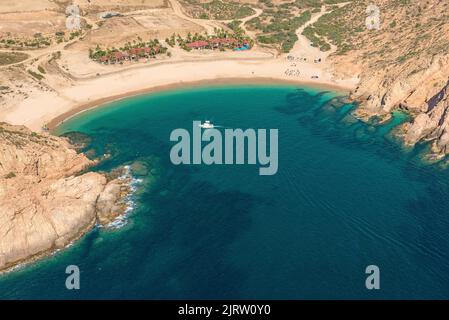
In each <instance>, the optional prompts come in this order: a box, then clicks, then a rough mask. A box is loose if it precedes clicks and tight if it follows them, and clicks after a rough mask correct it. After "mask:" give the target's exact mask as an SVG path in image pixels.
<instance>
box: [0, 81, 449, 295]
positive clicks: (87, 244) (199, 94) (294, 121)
mask: <svg viewBox="0 0 449 320" xmlns="http://www.w3.org/2000/svg"><path fill="white" fill-rule="evenodd" d="M339 95H340V94H339V93H338V92H332V91H324V90H323V89H314V88H307V87H295V86H291V85H289V86H284V85H272V86H267V85H254V86H251V85H244V86H216V87H215V86H211V87H203V88H188V89H182V90H175V91H167V92H158V93H152V94H149V95H145V96H139V97H133V98H129V99H125V100H122V101H118V102H114V103H112V104H109V105H108V106H105V107H101V108H97V109H95V110H91V111H88V112H85V113H83V114H81V115H79V116H76V117H74V118H72V119H71V120H69V121H66V122H65V123H64V124H63V125H62V126H61V127H60V128H58V130H57V133H58V134H67V133H71V134H69V135H71V136H72V138H73V137H76V138H77V139H81V140H82V141H84V142H86V143H87V145H86V147H85V149H84V151H85V152H87V154H88V155H89V156H91V157H99V156H102V155H104V154H108V155H109V158H107V159H106V160H104V161H103V162H102V163H101V164H99V165H98V166H97V167H95V168H93V170H96V171H104V172H109V171H111V170H113V169H114V168H118V167H121V166H124V165H128V166H130V167H131V172H132V175H133V178H134V185H135V187H136V190H135V192H134V194H133V196H132V199H131V200H132V201H133V203H134V204H133V205H134V209H133V210H132V212H131V213H130V214H129V216H128V218H127V223H126V225H124V226H122V227H121V228H118V229H105V228H95V229H94V230H93V231H91V232H89V233H88V234H87V235H85V236H84V237H83V238H82V239H81V240H79V241H78V242H76V243H75V244H74V245H72V246H70V247H69V248H67V249H65V250H62V251H60V252H58V253H56V254H55V255H54V256H51V257H48V258H45V259H43V260H41V261H39V262H37V263H33V264H30V265H27V266H24V267H22V268H20V269H18V270H16V271H14V272H10V273H8V274H5V275H2V276H0V298H1V299H17V298H18V299H24V298H31V299H35V298H38V299H51V298H60V299H78V298H86V299H108V298H119V299H132V298H143V299H218V298H224V299H312V298H318V299H334V298H335V299H343V298H360V299H386V298H392V299H415V298H423V299H428V298H437V299H442V298H445V299H448V298H449V250H448V249H449V172H448V171H447V170H445V169H444V168H442V166H440V165H430V164H426V163H424V162H423V161H422V154H423V150H424V149H425V148H426V145H419V146H417V147H416V148H415V149H413V150H406V149H404V148H403V147H402V146H401V144H400V143H398V142H397V141H396V139H395V138H394V136H393V135H392V131H391V130H392V129H393V128H394V127H395V126H397V125H398V124H400V123H401V122H403V121H405V120H406V118H407V117H406V116H405V115H404V114H401V113H395V114H394V118H393V120H392V121H390V122H388V123H386V124H384V125H382V126H379V125H376V124H365V123H362V122H360V121H358V120H357V119H356V118H354V117H353V116H352V115H351V111H353V108H354V107H355V106H354V105H352V104H345V103H342V101H341V100H340V99H339V98H338V97H339ZM193 120H202V121H204V120H211V121H212V122H214V123H215V124H217V125H223V126H225V127H230V128H243V129H246V128H265V129H270V128H272V129H279V170H278V172H277V174H276V175H274V176H260V175H259V174H258V168H259V167H258V166H255V165H214V166H206V165H181V166H175V165H173V164H172V163H171V162H170V158H169V154H170V148H171V147H172V146H173V144H174V143H173V142H170V140H169V136H170V133H171V131H172V130H174V129H176V128H186V129H188V130H189V131H191V130H192V121H193ZM74 132H75V133H76V134H74ZM67 265H77V266H79V268H80V270H81V283H80V284H81V289H80V290H71V291H70V290H67V289H66V287H65V279H66V277H67V275H66V274H65V268H66V266H67ZM368 265H377V266H378V267H379V268H380V290H367V289H366V287H365V279H366V277H367V276H368V275H367V274H365V268H366V267H367V266H368Z"/></svg>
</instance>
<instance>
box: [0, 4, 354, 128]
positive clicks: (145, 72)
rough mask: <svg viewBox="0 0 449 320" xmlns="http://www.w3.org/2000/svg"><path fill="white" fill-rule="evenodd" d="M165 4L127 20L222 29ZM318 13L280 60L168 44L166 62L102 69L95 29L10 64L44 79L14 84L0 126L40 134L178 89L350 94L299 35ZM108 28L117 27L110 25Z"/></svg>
mask: <svg viewBox="0 0 449 320" xmlns="http://www.w3.org/2000/svg"><path fill="white" fill-rule="evenodd" d="M170 4H171V9H151V10H147V11H142V12H141V11H136V12H134V13H132V14H133V16H134V17H135V19H137V20H136V21H140V23H149V21H152V20H148V19H147V18H148V17H153V18H154V17H159V16H164V17H165V16H166V17H167V19H170V20H171V21H176V24H177V25H179V27H180V28H181V27H182V28H184V27H189V28H199V30H201V29H202V30H206V31H209V32H213V29H214V28H215V27H219V26H220V25H222V24H220V23H221V22H219V21H212V20H203V19H193V18H190V17H188V16H186V15H185V14H184V12H183V11H182V10H181V8H180V6H179V3H178V2H177V1H170ZM261 13H262V10H259V9H258V10H256V11H255V14H254V15H253V16H250V17H247V18H246V20H249V19H251V18H253V17H257V16H258V15H260V14H261ZM142 14H144V16H142ZM323 14H325V9H324V7H323V8H322V10H321V12H318V13H315V14H314V15H313V16H312V19H311V20H310V21H309V22H308V23H306V24H305V25H304V26H302V27H301V28H299V29H298V30H297V35H298V39H299V40H298V41H297V43H296V44H295V45H294V47H293V49H292V50H291V51H290V53H288V54H279V52H277V51H276V50H272V49H270V48H266V47H261V46H259V45H257V44H256V45H255V46H254V47H253V48H252V49H251V50H249V51H240V52H236V51H227V52H217V51H214V50H193V51H192V52H186V51H184V50H182V49H181V48H179V47H177V46H175V47H173V48H170V49H169V50H170V57H167V56H164V57H158V58H157V59H151V60H147V61H145V62H137V63H136V62H126V63H124V64H120V65H119V64H115V65H103V64H100V63H98V62H95V61H92V60H91V59H89V57H88V54H87V52H88V49H90V48H92V46H94V44H95V43H104V42H105V41H106V43H108V41H109V40H111V39H112V40H114V39H115V38H111V39H110V36H109V35H108V34H107V33H104V31H102V30H101V29H98V28H97V29H95V28H94V29H93V30H92V31H91V32H89V33H88V34H87V35H86V36H85V37H81V38H80V39H78V40H77V39H74V40H71V41H69V42H68V43H61V44H59V45H56V46H54V47H50V48H44V49H39V50H35V51H33V52H30V57H29V58H27V60H25V61H24V62H23V63H17V64H15V65H14V68H16V71H14V72H16V76H17V77H19V76H23V75H24V74H25V75H26V72H25V69H23V68H22V66H25V68H27V69H28V70H27V71H28V72H29V70H30V69H31V70H33V69H34V70H36V71H37V69H38V68H39V67H42V66H43V67H44V69H47V71H48V72H47V73H46V74H45V75H44V77H45V79H44V80H43V81H36V80H34V81H32V80H33V79H30V78H29V77H28V80H27V81H23V82H22V83H21V84H20V90H18V91H19V92H18V93H14V94H8V95H5V96H4V97H3V101H2V100H0V121H4V122H8V123H11V124H16V125H25V126H27V127H29V128H30V129H31V130H34V131H42V130H43V127H44V126H47V127H49V128H50V129H52V128H54V127H55V126H57V124H58V123H60V122H61V121H63V120H64V119H67V118H68V117H70V116H73V115H74V114H76V113H79V112H81V111H83V110H86V109H90V108H93V107H96V106H100V105H104V104H105V103H107V102H110V101H114V100H117V99H122V98H125V97H128V96H132V95H139V94H144V93H147V92H152V91H155V90H170V89H172V88H178V87H180V86H198V85H211V84H231V83H233V84H239V83H242V84H248V83H254V84H258V83H263V84H269V83H279V82H284V83H290V84H298V85H309V86H320V87H325V88H331V89H335V90H343V91H345V92H347V91H350V90H353V89H354V88H355V87H356V85H357V83H358V82H359V78H358V77H353V78H344V79H343V77H344V76H336V75H335V74H339V73H336V72H335V71H334V70H333V66H332V63H331V62H329V61H328V57H329V55H331V54H332V52H333V50H332V51H329V52H326V53H324V52H322V51H320V50H319V48H316V47H312V46H311V43H310V41H309V40H308V39H307V38H306V37H304V36H303V35H302V31H303V30H304V28H305V27H307V26H308V25H309V24H312V23H314V22H315V21H317V19H318V18H319V17H321V16H322V15H323ZM145 17H147V18H145ZM153 18H152V19H153ZM123 19H124V21H130V20H129V19H131V18H130V17H129V14H127V15H126V16H125V17H124V18H123ZM145 19H147V20H145ZM246 20H245V21H246ZM161 23H162V22H158V24H157V27H158V28H160V29H161V30H163V29H164V28H165V27H164V26H163V25H162V26H161ZM173 23H174V22H173ZM111 27H113V28H118V27H117V26H115V25H114V24H113V25H112V26H111ZM152 27H155V26H152ZM136 28H137V29H138V28H139V27H138V26H136ZM170 32H172V31H170ZM249 33H250V34H251V32H249ZM112 40H111V41H112ZM161 41H162V39H161ZM112 43H115V42H112ZM55 53H58V54H59V55H60V58H59V59H52V56H53V55H54V54H55ZM6 68H12V67H11V66H9V67H8V66H6V67H0V72H1V71H2V70H5V71H6V70H7V69H6ZM21 68H22V69H21ZM28 76H29V75H28Z"/></svg>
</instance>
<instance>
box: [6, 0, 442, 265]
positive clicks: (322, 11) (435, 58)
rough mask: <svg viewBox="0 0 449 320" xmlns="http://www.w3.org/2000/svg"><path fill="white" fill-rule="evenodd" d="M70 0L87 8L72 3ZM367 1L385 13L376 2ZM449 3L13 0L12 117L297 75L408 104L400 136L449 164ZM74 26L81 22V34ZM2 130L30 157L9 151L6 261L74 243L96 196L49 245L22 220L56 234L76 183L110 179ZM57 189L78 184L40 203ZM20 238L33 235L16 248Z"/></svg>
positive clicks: (368, 103)
mask: <svg viewBox="0 0 449 320" xmlns="http://www.w3.org/2000/svg"><path fill="white" fill-rule="evenodd" d="M72 4H74V5H77V6H78V8H79V16H78V14H77V13H76V12H75V13H73V12H72V11H66V10H67V8H68V6H69V5H72ZM369 5H375V6H377V7H376V8H378V9H379V12H378V13H376V12H373V10H372V7H371V9H370V10H367V8H369ZM448 9H449V2H447V1H443V0H428V1H423V0H375V1H367V0H357V1H346V0H344V1H339V0H296V1H293V0H287V1H284V0H272V1H270V0H240V1H222V0H213V1H208V0H201V1H200V0H116V1H106V0H79V1H73V2H72V1H68V0H67V1H64V0H21V1H10V0H3V1H1V3H0V121H3V122H7V123H9V124H12V125H24V126H26V127H28V128H30V129H31V130H33V131H35V132H39V133H35V135H39V136H36V137H40V134H42V132H43V131H47V130H48V129H49V128H50V129H51V128H52V127H54V126H55V125H57V124H58V122H59V121H62V120H63V119H64V118H66V117H68V116H70V115H73V114H74V113H76V112H79V111H81V110H83V109H86V108H90V107H94V106H96V105H99V104H101V103H104V102H106V101H110V100H114V99H118V98H121V97H125V96H127V95H132V94H137V93H141V92H145V91H148V90H152V89H155V88H156V89H157V88H161V87H164V88H167V87H168V86H173V85H185V84H187V83H193V82H201V81H208V82H210V81H213V80H215V81H217V80H221V81H231V80H232V81H243V82H244V81H265V82H266V81H289V82H294V83H298V84H300V83H307V84H311V85H317V86H332V87H334V88H338V89H341V90H344V91H346V92H348V93H349V95H350V97H351V98H352V99H354V100H356V101H358V102H359V107H358V109H357V110H356V115H357V116H358V117H359V118H360V119H363V120H368V119H370V118H373V117H375V118H376V119H378V120H379V121H381V122H382V121H388V120H389V118H390V117H391V113H392V112H393V111H394V110H397V109H401V110H404V111H406V112H408V113H409V114H410V116H411V121H410V122H409V123H406V124H404V125H402V126H401V128H398V129H397V134H398V136H400V137H401V138H402V139H403V141H404V143H405V144H407V145H410V146H413V145H414V144H416V143H418V142H420V141H428V142H429V158H430V159H433V160H440V159H442V158H444V156H445V155H446V154H448V153H449V148H448V146H449V115H448V114H449V113H448V108H449V103H448V95H449V82H448V80H449V50H448V49H449V41H448V40H449V39H448V38H449V23H448V22H449V16H448V15H447V14H446V12H448ZM376 10H377V9H376ZM373 14H377V15H378V17H379V20H378V21H379V25H378V26H377V27H375V28H374V27H372V25H370V24H372V23H373V22H372V20H369V18H368V17H369V16H370V15H373ZM68 21H69V22H71V23H72V24H73V23H77V22H79V25H77V27H76V28H70V30H69V29H68V25H67V22H68ZM5 132H6V133H5ZM0 133H1V134H2V136H1V139H2V140H1V141H0V144H2V146H3V145H5V146H7V148H8V150H9V154H10V155H11V157H13V155H15V154H19V153H20V154H21V155H22V156H23V157H24V163H26V164H24V165H23V166H21V167H20V168H19V167H15V166H13V165H12V163H11V162H13V161H14V160H13V158H11V157H10V158H8V157H2V158H1V166H0V168H1V170H2V172H0V173H1V175H2V176H3V177H2V178H1V181H2V189H0V208H1V212H0V214H1V215H0V221H4V220H5V221H4V222H5V223H2V224H1V226H3V227H0V234H2V238H1V240H0V269H1V268H2V267H5V266H10V265H12V264H14V262H17V261H21V260H24V259H26V258H27V257H31V256H34V255H39V254H40V253H41V252H46V251H48V250H51V248H54V247H60V246H61V245H65V244H66V243H67V242H68V241H69V239H73V238H76V235H78V234H79V230H80V229H83V228H84V229H85V228H88V227H89V226H90V225H91V224H92V223H93V222H92V221H94V220H95V217H96V214H97V213H95V212H96V210H95V203H94V199H91V198H89V199H87V198H86V199H85V201H87V202H88V203H89V206H90V207H91V209H92V210H88V212H87V211H86V212H85V216H83V217H80V219H81V220H76V221H75V220H73V223H70V224H69V225H68V226H66V227H67V228H69V229H70V230H65V231H64V232H63V233H60V232H59V231H58V232H49V233H48V238H46V239H40V240H39V239H38V240H39V241H38V240H36V239H37V238H34V237H37V236H36V230H35V229H33V230H31V229H30V230H28V229H26V230H25V229H24V228H22V226H21V221H23V219H27V217H28V215H34V214H36V212H38V213H39V214H40V215H41V218H42V221H46V222H45V225H47V226H49V227H48V228H50V226H51V224H52V222H51V221H53V220H54V219H56V218H55V217H56V216H54V215H60V214H61V213H56V212H55V211H54V210H53V209H52V208H54V205H56V204H57V203H60V201H63V200H61V199H63V198H64V197H68V195H69V194H71V193H70V192H72V191H73V190H74V189H73V188H76V190H77V191H76V192H78V193H79V192H81V193H82V192H83V190H87V189H86V188H88V189H89V190H94V191H95V192H94V193H95V194H97V195H98V194H100V193H101V192H102V190H104V188H105V185H106V180H105V178H104V177H103V176H101V175H98V174H85V175H81V176H77V177H68V176H67V174H62V171H58V170H59V169H61V170H62V169H63V168H66V167H65V166H66V165H69V166H70V168H71V170H72V169H73V168H74V166H73V165H72V164H67V163H66V161H64V163H63V164H61V165H62V167H61V168H59V169H58V168H54V170H55V172H52V169H50V168H49V169H48V170H50V171H49V172H48V174H45V175H44V176H42V171H40V169H39V166H40V163H41V161H43V160H42V159H44V158H45V157H46V156H44V154H43V153H42V152H41V151H40V152H41V153H37V154H36V153H34V151H33V152H31V150H34V149H35V148H37V149H39V148H38V146H37V145H36V144H37V143H38V142H30V143H31V144H34V146H33V145H32V146H26V147H25V149H24V150H25V151H23V150H22V149H20V148H22V146H19V145H15V144H14V143H12V144H11V141H13V140H14V141H15V138H13V136H15V135H17V136H19V137H23V135H27V136H33V137H35V136H34V134H33V133H31V132H29V131H27V129H24V128H22V129H17V128H15V127H9V125H7V124H3V125H2V126H1V127H0ZM5 134H7V136H8V137H9V138H8V139H9V140H5ZM45 135H46V136H45V138H42V139H46V140H51V141H53V140H54V142H55V144H54V145H52V146H51V147H50V146H47V147H46V148H51V150H52V151H51V152H50V151H49V152H50V153H52V152H55V154H59V153H61V154H65V155H67V154H69V155H70V157H72V158H73V159H76V162H77V163H78V165H79V167H85V166H87V165H88V164H89V163H88V160H87V159H84V158H83V156H81V155H78V156H76V155H75V154H73V152H72V151H68V150H69V149H70V147H69V146H67V145H65V142H61V141H59V140H58V139H56V138H52V137H51V136H47V135H48V134H47V133H45ZM11 139H13V140H11ZM21 139H22V138H21ZM36 139H37V138H36ZM15 148H17V150H16V149H15ZM55 157H56V156H55ZM61 157H62V156H61ZM56 158H58V159H59V158H60V156H57V157H56ZM31 160H32V161H31ZM30 161H31V162H30ZM33 161H34V162H33ZM46 161H47V162H48V161H50V160H49V159H47V160H46ZM70 161H71V160H70ZM70 161H69V162H70ZM33 163H34V164H36V163H37V167H36V166H34V165H33ZM5 168H8V169H5ZM33 168H34V169H33ZM36 168H37V169H36ZM33 170H37V171H33ZM72 171H73V173H76V172H78V171H79V170H74V169H73V170H72ZM72 171H69V172H72ZM49 177H52V178H51V179H50V178H49ZM83 177H85V178H83ZM55 184H56V185H57V184H61V185H64V186H67V188H69V189H70V188H72V189H70V190H69V189H67V190H68V191H67V194H68V195H64V194H60V192H59V193H58V194H55V195H54V198H55V199H56V200H55V202H52V201H50V200H49V198H48V197H44V198H45V200H43V199H41V198H42V197H43V196H42V195H41V194H42V192H44V191H42V190H46V191H45V192H47V191H48V192H47V194H51V192H53V191H51V190H53V189H54V187H52V186H54V185H55ZM73 184H79V188H78V187H76V186H75V187H73ZM87 185H89V186H87ZM27 186H30V187H29V188H28V187H27ZM24 188H27V192H30V195H29V197H30V199H32V197H33V195H36V197H37V198H36V199H37V200H36V201H35V202H33V206H34V209H33V210H34V211H33V210H31V209H30V210H31V211H30V210H28V209H26V210H25V209H24V208H25V207H27V206H28V205H31V202H30V201H31V200H27V199H24V200H23V201H25V202H24V205H23V207H20V208H19V207H18V206H17V203H20V201H19V202H17V203H12V202H11V199H14V196H15V192H19V190H23V189H24ZM52 188H53V189H52ZM55 192H56V191H55ZM74 192H75V191H74ZM38 193H39V195H37V194H38ZM90 196H92V194H91V195H90ZM90 196H89V197H90ZM61 197H62V198H61ZM81 197H83V196H82V195H81ZM22 198H23V195H22ZM64 201H65V200H64ZM47 202H48V203H47ZM44 203H45V204H44ZM55 203H56V204H55ZM76 203H77V202H75V203H74V206H75V205H77V204H76ZM68 208H70V207H68ZM70 210H71V209H70ZM67 214H70V213H69V212H68V211H67ZM57 217H59V218H60V219H61V220H60V221H66V218H65V217H60V216H57ZM59 218H58V219H59ZM67 219H68V218H67ZM67 221H72V220H70V219H69V220H67ZM80 221H82V222H80ZM61 223H62V222H61ZM5 226H6V227H5ZM70 226H73V228H72V227H70ZM53 227H54V226H53ZM30 228H31V227H30ZM33 228H34V227H33ZM36 228H37V227H36ZM49 230H50V229H49ZM21 232H25V233H26V234H27V236H26V237H25V238H24V239H26V240H24V241H25V242H24V243H15V242H14V240H13V238H16V237H17V235H19V234H21ZM28 236H29V237H30V238H29V239H28V238H27V237H28ZM11 237H13V238H11ZM22 238H23V237H22ZM42 241H43V242H42ZM11 245H12V246H11Z"/></svg>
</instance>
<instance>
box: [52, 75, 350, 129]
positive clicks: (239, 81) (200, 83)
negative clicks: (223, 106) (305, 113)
mask: <svg viewBox="0 0 449 320" xmlns="http://www.w3.org/2000/svg"><path fill="white" fill-rule="evenodd" d="M225 85H255V86H258V85H298V86H305V87H311V88H316V89H322V90H329V89H330V90H333V91H335V92H339V93H342V94H347V93H349V91H350V90H351V88H350V87H349V86H343V85H338V84H330V83H326V82H318V81H317V82H311V81H310V82H309V81H295V80H288V79H281V78H271V77H255V78H244V77H229V78H228V77H225V78H216V79H213V80H208V79H202V80H193V81H180V82H174V83H171V84H166V85H156V86H150V87H148V88H144V89H138V90H132V91H129V92H126V93H122V94H117V95H111V96H109V97H105V98H100V99H96V100H94V101H90V102H87V103H82V104H79V105H76V106H74V107H72V108H71V109H70V110H68V111H66V112H63V113H61V114H60V115H58V116H56V117H54V118H52V119H51V120H50V121H49V122H48V123H47V127H48V129H49V131H50V133H53V132H54V131H55V130H56V129H57V128H58V127H59V126H60V125H61V124H63V123H64V122H65V121H67V120H70V119H71V118H73V117H75V116H77V115H79V114H82V113H84V112H86V111H89V110H93V109H97V108H102V107H105V106H106V105H108V104H110V103H113V102H117V101H121V100H124V99H127V98H131V97H137V96H143V95H147V94H151V93H157V92H166V91H171V90H176V89H189V88H192V89H193V88H200V87H216V86H217V87H219V86H225Z"/></svg>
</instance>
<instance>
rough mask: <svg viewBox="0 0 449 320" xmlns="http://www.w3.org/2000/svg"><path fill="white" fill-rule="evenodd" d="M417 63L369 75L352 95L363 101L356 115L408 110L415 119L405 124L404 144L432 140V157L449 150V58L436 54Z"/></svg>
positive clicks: (379, 114) (446, 152)
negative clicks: (428, 59) (397, 109)
mask: <svg viewBox="0 0 449 320" xmlns="http://www.w3.org/2000/svg"><path fill="white" fill-rule="evenodd" d="M418 65H420V67H419V68H418V69H419V70H420V71H415V72H414V71H413V70H415V69H414V68H417V65H416V64H410V65H405V66H401V67H398V68H396V69H394V70H389V71H388V72H387V73H386V72H385V71H379V73H378V74H375V75H370V77H368V76H366V77H365V78H363V79H362V81H361V83H360V85H359V87H357V89H356V90H355V91H354V92H352V93H351V98H352V99H354V100H356V101H358V102H359V103H360V106H359V108H358V109H357V111H356V115H357V116H359V117H360V118H362V119H367V118H370V117H372V116H380V117H388V116H389V115H390V114H391V111H393V110H394V109H396V108H401V109H403V110H406V111H407V112H408V113H410V115H411V116H412V117H411V118H412V121H411V122H410V123H406V124H404V125H403V126H402V128H401V130H399V131H398V132H401V133H402V136H403V140H404V143H405V144H406V145H409V146H413V145H415V144H416V143H418V142H419V141H431V143H432V146H431V155H430V157H431V158H433V159H437V158H442V157H443V156H444V155H446V154H448V153H449V148H448V144H449V128H448V124H449V113H448V95H449V81H448V79H449V57H434V58H433V59H432V60H431V61H429V62H425V61H420V64H418Z"/></svg>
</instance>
